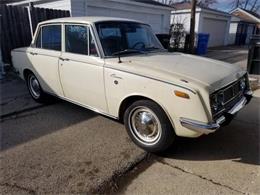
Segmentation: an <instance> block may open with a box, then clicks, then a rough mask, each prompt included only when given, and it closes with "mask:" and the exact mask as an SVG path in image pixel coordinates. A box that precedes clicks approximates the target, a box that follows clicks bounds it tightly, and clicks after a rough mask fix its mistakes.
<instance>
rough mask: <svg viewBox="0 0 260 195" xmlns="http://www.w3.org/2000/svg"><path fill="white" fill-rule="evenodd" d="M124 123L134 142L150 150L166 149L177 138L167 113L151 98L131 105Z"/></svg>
mask: <svg viewBox="0 0 260 195" xmlns="http://www.w3.org/2000/svg"><path fill="white" fill-rule="evenodd" d="M124 124H125V126H126V129H127V132H128V134H129V136H130V137H131V139H132V140H133V141H134V143H135V144H136V145H138V146H139V147H141V148H143V149H144V150H146V151H149V152H161V151H164V150H166V149H167V148H168V147H169V146H170V145H171V144H172V143H173V141H174V138H175V133H174V130H173V128H172V125H171V123H170V121H169V119H168V117H167V115H166V114H165V112H164V111H163V110H162V108H161V107H160V106H159V105H158V104H156V103H155V102H153V101H150V100H140V101H137V102H135V103H133V104H132V105H131V106H129V107H128V108H127V110H126V112H125V115H124Z"/></svg>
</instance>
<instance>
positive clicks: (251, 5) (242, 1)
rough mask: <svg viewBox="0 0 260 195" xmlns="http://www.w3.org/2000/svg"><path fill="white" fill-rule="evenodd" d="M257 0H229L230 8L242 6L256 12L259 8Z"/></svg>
mask: <svg viewBox="0 0 260 195" xmlns="http://www.w3.org/2000/svg"><path fill="white" fill-rule="evenodd" d="M259 2H260V1H259V0H233V1H231V3H230V5H231V9H235V8H243V9H246V10H249V11H254V12H257V11H258V10H259V8H260V4H259Z"/></svg>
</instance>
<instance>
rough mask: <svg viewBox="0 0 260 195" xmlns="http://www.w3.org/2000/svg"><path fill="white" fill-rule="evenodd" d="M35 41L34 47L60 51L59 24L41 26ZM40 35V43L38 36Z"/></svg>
mask: <svg viewBox="0 0 260 195" xmlns="http://www.w3.org/2000/svg"><path fill="white" fill-rule="evenodd" d="M41 29H42V30H41V33H39V35H38V37H37V41H36V47H38V46H39V45H41V47H40V48H43V49H50V50H56V51H61V25H50V26H43V27H42V28H41ZM40 35H41V44H40V40H38V39H39V36H40Z"/></svg>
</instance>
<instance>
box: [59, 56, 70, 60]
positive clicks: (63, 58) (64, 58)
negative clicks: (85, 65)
mask: <svg viewBox="0 0 260 195" xmlns="http://www.w3.org/2000/svg"><path fill="white" fill-rule="evenodd" d="M59 59H60V60H62V61H70V59H69V58H62V57H59Z"/></svg>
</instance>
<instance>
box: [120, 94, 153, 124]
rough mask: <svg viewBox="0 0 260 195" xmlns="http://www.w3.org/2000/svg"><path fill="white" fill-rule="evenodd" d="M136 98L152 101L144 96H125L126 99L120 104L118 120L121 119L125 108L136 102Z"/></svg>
mask: <svg viewBox="0 0 260 195" xmlns="http://www.w3.org/2000/svg"><path fill="white" fill-rule="evenodd" d="M138 100H151V101H153V100H152V99H150V98H147V97H144V96H130V97H127V98H126V99H124V100H123V102H122V103H121V105H120V109H119V120H120V121H123V118H124V113H125V111H126V109H127V108H128V107H129V106H130V105H131V104H133V103H134V102H136V101H138ZM153 102H154V101H153Z"/></svg>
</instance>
